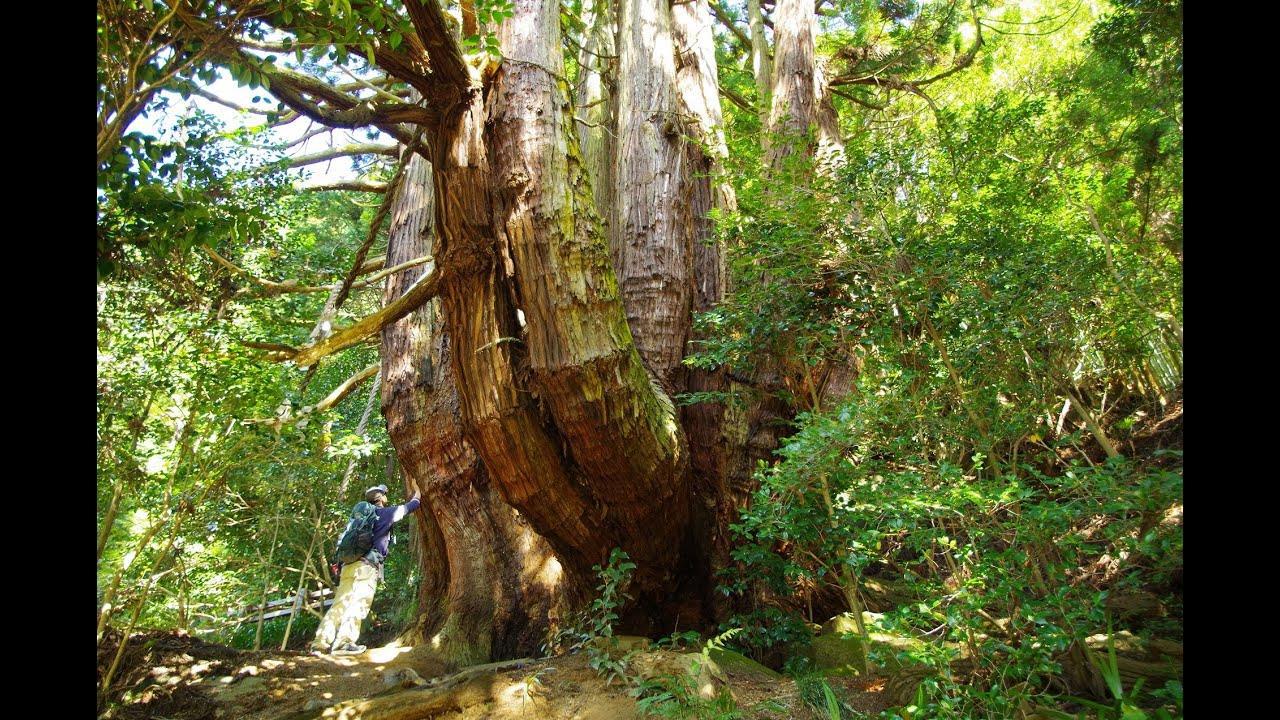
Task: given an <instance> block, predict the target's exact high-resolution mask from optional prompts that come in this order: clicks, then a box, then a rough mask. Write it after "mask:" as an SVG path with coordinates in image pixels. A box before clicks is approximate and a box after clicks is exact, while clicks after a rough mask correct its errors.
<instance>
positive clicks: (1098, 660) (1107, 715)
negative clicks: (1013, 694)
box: [1051, 621, 1182, 720]
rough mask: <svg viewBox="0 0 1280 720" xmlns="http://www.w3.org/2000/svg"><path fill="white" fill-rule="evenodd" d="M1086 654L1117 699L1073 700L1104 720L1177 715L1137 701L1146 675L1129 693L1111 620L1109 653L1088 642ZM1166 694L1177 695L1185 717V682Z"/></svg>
mask: <svg viewBox="0 0 1280 720" xmlns="http://www.w3.org/2000/svg"><path fill="white" fill-rule="evenodd" d="M1084 651H1085V655H1086V656H1087V657H1088V658H1089V662H1090V664H1092V665H1093V667H1094V668H1096V669H1097V671H1098V672H1099V673H1100V674H1101V675H1102V680H1103V682H1105V683H1106V685H1107V690H1108V691H1109V692H1110V693H1111V697H1112V698H1113V702H1112V703H1111V704H1110V705H1105V704H1103V703H1097V702H1093V701H1092V700H1086V699H1084V698H1078V697H1073V698H1071V700H1072V701H1073V702H1076V703H1079V704H1081V705H1084V706H1085V707H1088V708H1091V709H1093V710H1096V711H1097V713H1098V717H1099V718H1100V720H1148V718H1151V719H1153V720H1173V718H1174V716H1173V714H1171V713H1170V712H1169V711H1168V710H1166V709H1164V708H1156V709H1154V710H1151V711H1150V712H1148V711H1146V710H1143V709H1142V708H1140V707H1138V706H1137V705H1136V704H1134V701H1135V700H1136V698H1137V697H1138V692H1139V691H1140V690H1141V689H1142V683H1143V681H1144V680H1145V679H1146V678H1139V679H1138V681H1137V682H1135V683H1134V684H1133V687H1132V688H1129V690H1128V691H1127V692H1126V691H1125V689H1124V684H1123V682H1121V679H1120V663H1119V661H1118V660H1117V659H1116V642H1115V635H1114V634H1113V633H1112V631H1111V623H1110V621H1108V622H1107V653H1106V655H1105V656H1100V655H1099V654H1098V653H1096V652H1094V651H1093V650H1092V649H1090V648H1089V647H1088V646H1087V645H1086V646H1084ZM1162 692H1163V693H1166V694H1170V695H1173V697H1174V700H1175V703H1176V706H1177V709H1178V714H1179V716H1181V711H1182V685H1181V683H1176V684H1175V687H1173V688H1170V687H1169V686H1168V685H1166V686H1165V689H1164V691H1162ZM1051 715H1052V716H1053V717H1055V718H1058V719H1059V720H1074V718H1076V717H1078V716H1075V715H1068V714H1066V713H1062V712H1056V711H1055V712H1051Z"/></svg>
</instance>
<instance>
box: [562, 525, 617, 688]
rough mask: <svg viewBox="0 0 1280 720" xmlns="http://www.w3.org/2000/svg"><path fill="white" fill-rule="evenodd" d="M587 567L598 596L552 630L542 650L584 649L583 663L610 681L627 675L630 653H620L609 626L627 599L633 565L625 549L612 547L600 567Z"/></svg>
mask: <svg viewBox="0 0 1280 720" xmlns="http://www.w3.org/2000/svg"><path fill="white" fill-rule="evenodd" d="M591 569H592V570H594V571H595V573H596V576H597V577H598V578H599V580H600V584H599V585H597V586H596V592H597V593H598V595H597V596H596V598H595V599H594V600H592V601H591V604H590V605H588V606H587V607H586V608H585V609H583V610H582V612H580V613H579V614H578V615H577V616H576V617H575V618H574V619H573V621H572V622H570V623H569V624H568V625H566V626H565V627H563V628H558V629H556V630H555V631H554V632H553V634H552V636H551V638H549V639H548V641H547V642H546V643H545V644H544V645H543V650H544V651H546V652H550V653H560V652H570V653H573V652H578V651H580V650H582V649H584V648H585V649H586V652H587V664H588V665H589V666H590V667H591V669H593V670H595V671H596V672H597V673H598V674H599V675H600V676H601V677H604V678H606V679H607V681H608V682H609V683H612V682H613V681H614V680H623V679H625V678H626V677H627V658H628V657H629V655H630V653H625V654H624V653H621V652H620V650H619V648H618V641H617V638H615V637H614V636H613V626H614V623H616V622H617V621H618V610H619V609H620V608H621V607H622V606H623V605H624V604H625V603H626V602H627V601H628V600H630V599H631V596H630V595H628V594H627V592H626V591H627V587H628V586H629V585H630V584H631V575H632V573H634V572H635V569H636V564H635V563H634V562H632V561H631V557H630V556H629V555H627V553H626V551H624V550H622V549H621V548H614V549H613V550H611V551H610V552H609V558H608V559H607V560H606V561H605V564H604V565H603V566H601V565H593V566H592V568H591Z"/></svg>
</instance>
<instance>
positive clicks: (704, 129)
mask: <svg viewBox="0 0 1280 720" xmlns="http://www.w3.org/2000/svg"><path fill="white" fill-rule="evenodd" d="M710 10H711V9H710V7H709V6H708V2H707V0H694V1H693V2H688V3H682V4H678V5H673V6H672V7H671V20H672V34H673V38H674V42H675V49H676V91H677V95H678V98H679V101H680V112H681V113H682V114H684V115H685V116H687V117H689V118H690V119H691V121H690V122H689V124H688V126H687V128H686V131H687V132H688V134H689V136H690V137H691V138H692V140H693V142H688V143H685V152H686V154H687V157H686V162H687V163H688V166H689V167H690V169H691V170H692V176H691V183H690V192H689V195H688V203H689V224H688V233H689V242H690V245H691V247H692V249H693V275H694V277H693V281H694V287H693V307H692V310H693V312H695V313H702V312H707V311H708V310H710V309H712V308H713V307H714V306H715V305H716V303H718V302H720V301H721V300H722V299H723V298H724V293H725V291H726V289H727V287H726V286H727V281H728V278H727V274H726V268H725V258H724V248H722V247H721V246H720V245H719V243H717V242H716V239H715V235H714V230H715V228H714V222H713V219H712V216H711V214H712V210H719V211H722V212H729V211H733V210H736V209H737V198H736V197H735V195H734V191H733V186H732V185H730V184H729V183H728V182H725V181H724V180H723V179H721V178H717V177H716V174H717V173H718V172H719V171H720V170H721V168H722V163H723V161H724V159H725V158H727V157H728V148H727V147H726V145H725V138H724V130H723V125H724V119H723V115H722V113H721V109H720V95H719V89H718V82H717V80H718V72H717V67H716V56H715V44H714V38H713V36H712V15H711V12H710ZM692 338H693V339H694V340H697V334H696V331H695V333H694V334H693V335H692ZM729 383H730V381H729V380H728V378H726V377H725V373H724V371H723V369H719V370H714V371H706V370H702V369H691V370H689V371H688V373H687V388H688V390H689V391H691V392H724V391H726V390H729V389H731V388H730V386H729ZM681 418H682V420H683V423H684V427H685V430H686V432H687V433H688V437H689V458H690V469H691V478H690V482H691V492H692V494H693V496H694V498H695V500H694V502H693V503H692V504H691V512H692V514H693V519H692V522H691V545H692V547H693V548H694V553H693V555H694V557H693V558H692V564H693V566H694V568H695V570H696V575H697V576H700V579H701V580H702V583H703V585H702V587H701V588H700V590H701V593H700V595H701V601H702V603H703V605H704V612H705V615H706V616H708V617H715V618H722V617H725V616H727V614H728V609H729V608H728V604H727V603H728V601H727V599H726V598H725V596H724V595H723V594H722V593H717V592H715V585H716V583H715V582H714V580H713V577H714V571H715V568H723V567H729V566H730V565H731V562H730V558H729V549H730V534H729V524H730V523H732V522H734V521H736V520H737V517H738V508H739V507H740V506H741V504H742V503H744V502H745V501H746V497H745V495H741V496H740V494H738V493H735V492H733V491H732V488H731V487H730V486H729V480H730V476H729V468H730V466H729V459H730V457H732V456H733V454H735V453H740V452H741V451H742V446H743V443H744V441H745V434H744V430H745V424H744V418H742V417H741V412H740V411H739V409H738V408H737V406H736V405H734V404H731V403H725V402H702V403H695V404H692V405H687V406H685V407H684V408H682V410H681Z"/></svg>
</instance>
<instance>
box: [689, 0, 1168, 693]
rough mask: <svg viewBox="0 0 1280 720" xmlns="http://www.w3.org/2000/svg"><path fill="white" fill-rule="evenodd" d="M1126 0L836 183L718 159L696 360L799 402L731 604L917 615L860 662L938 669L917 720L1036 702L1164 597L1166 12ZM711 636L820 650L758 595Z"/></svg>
mask: <svg viewBox="0 0 1280 720" xmlns="http://www.w3.org/2000/svg"><path fill="white" fill-rule="evenodd" d="M1121 5H1122V6H1121V8H1119V9H1118V10H1117V12H1116V13H1114V14H1113V15H1110V16H1107V18H1105V19H1104V20H1102V21H1101V22H1099V23H1097V24H1096V25H1095V26H1094V29H1093V31H1092V32H1089V31H1088V27H1087V25H1084V26H1080V25H1076V26H1072V27H1070V28H1068V30H1066V31H1064V33H1069V35H1068V36H1069V37H1074V38H1079V39H1080V41H1081V42H1082V45H1081V46H1080V48H1079V49H1078V50H1077V49H1065V50H1055V51H1054V52H1046V53H1042V54H1041V55H1038V56H1037V55H1034V54H1032V55H1026V54H1022V53H1025V52H1026V50H1025V48H1027V47H1029V46H1039V47H1046V46H1047V44H1048V43H1049V42H1050V40H1049V39H1047V38H1046V39H1041V38H1038V37H1037V38H1033V39H1029V40H1026V41H1023V40H1014V39H1012V38H1013V37H1014V36H1012V35H1007V36H1006V35H1002V36H1001V37H1000V38H998V39H997V40H996V41H995V42H994V43H993V44H994V46H995V47H994V48H993V50H992V57H994V58H995V59H996V61H997V63H998V65H999V66H1000V70H1001V73H1002V74H1004V75H1005V76H1006V77H1008V76H1015V77H1014V78H1012V79H1011V80H1008V81H1006V80H1002V79H1000V78H997V77H994V73H993V74H992V76H990V77H984V76H982V75H981V74H980V73H975V77H974V78H965V77H961V76H956V77H955V78H954V79H949V80H948V82H947V83H945V84H941V85H940V86H939V87H945V88H947V91H951V92H954V93H955V97H957V98H959V100H958V101H956V102H953V103H950V104H947V105H945V106H943V105H939V104H937V103H935V104H933V105H932V106H929V107H928V110H929V111H930V112H929V114H922V115H919V116H917V117H916V118H914V119H912V120H910V121H906V122H899V123H898V124H897V125H896V126H894V127H891V128H887V129H885V128H880V129H877V130H876V131H875V132H870V133H859V134H854V135H853V136H852V137H850V138H849V139H848V140H847V145H846V147H845V151H844V161H843V164H841V165H840V166H839V167H838V169H836V170H835V171H831V170H825V171H824V170H823V169H822V168H818V167H814V166H813V164H812V163H807V162H806V161H805V160H804V159H803V157H802V156H800V157H797V158H795V159H793V160H792V161H791V162H790V163H789V164H788V165H787V166H785V167H782V168H780V169H774V170H773V171H772V172H771V173H770V174H769V175H768V176H767V177H762V176H761V173H760V171H759V169H758V168H759V165H758V159H757V158H754V157H752V156H751V155H750V154H749V153H746V152H742V153H737V152H735V153H733V156H734V159H731V161H730V163H729V165H730V168H729V170H730V175H731V177H732V178H733V181H734V185H735V189H736V190H737V192H738V200H739V209H738V211H737V212H736V213H728V214H726V215H725V216H724V217H723V218H721V222H719V223H718V228H719V232H720V233H721V240H722V241H723V242H724V243H725V244H726V246H728V247H733V248H735V254H734V256H733V258H732V260H731V262H732V270H733V273H734V275H735V281H734V283H733V285H734V287H735V290H734V292H733V295H732V296H731V297H730V298H728V299H727V300H726V302H725V303H723V304H721V305H720V306H719V307H717V308H715V309H714V310H713V311H711V312H709V313H707V314H705V315H703V316H702V317H701V318H700V327H701V330H702V331H703V333H704V336H705V337H706V340H705V341H704V343H703V344H702V346H701V347H700V352H699V353H698V354H697V355H696V356H694V357H692V358H690V359H689V360H688V361H687V362H688V363H689V364H691V365H694V366H698V367H704V368H717V367H721V366H724V365H728V366H731V367H733V368H734V369H735V370H736V371H737V372H739V373H742V374H747V373H746V369H750V368H754V369H756V370H757V372H764V373H765V375H766V377H767V375H768V374H769V373H773V374H775V375H776V376H777V381H776V382H775V383H774V384H773V385H772V386H766V387H765V388H764V390H765V391H768V392H772V393H774V394H777V395H778V396H780V397H781V398H782V399H783V400H784V401H786V403H787V404H788V405H789V406H790V407H792V408H794V409H795V410H797V413H796V415H795V416H794V421H793V423H792V424H791V427H790V428H788V430H787V431H786V432H789V433H791V434H790V435H789V436H788V437H787V438H786V439H785V440H784V441H783V444H782V446H781V447H780V448H779V450H778V451H777V462H776V463H775V464H772V465H768V466H762V467H760V468H759V469H758V471H757V472H756V475H755V479H756V481H757V482H758V490H757V492H756V494H755V496H754V497H753V500H752V503H751V505H750V507H749V508H748V509H747V510H745V511H744V512H743V513H742V515H741V517H740V521H739V522H738V523H737V524H736V525H734V526H733V530H734V532H735V533H736V534H737V537H738V538H739V543H738V545H737V547H735V549H734V550H733V558H734V560H735V563H736V566H735V567H734V568H731V569H726V571H725V572H724V576H725V581H724V585H723V589H724V591H725V592H727V593H742V594H744V595H745V594H746V593H748V592H758V591H763V592H765V593H767V594H768V595H772V596H775V597H793V598H794V597H797V596H798V594H799V593H800V592H802V590H801V588H812V587H815V586H816V587H820V588H822V587H825V588H827V589H828V590H830V589H838V590H840V591H843V592H847V591H848V590H850V589H851V588H852V589H856V590H859V591H860V592H862V594H863V595H864V596H865V594H866V592H865V587H864V583H868V582H870V583H873V584H876V585H877V587H880V586H884V585H891V586H893V587H894V588H896V589H897V591H898V595H900V596H905V597H909V598H913V600H912V601H910V602H906V603H902V604H899V605H898V606H897V607H896V608H894V609H892V610H890V611H888V612H886V613H885V614H884V616H883V617H882V618H880V619H879V624H880V625H881V626H882V629H883V630H885V631H888V632H892V633H896V634H899V635H902V636H906V637H913V638H923V639H928V640H931V641H932V642H925V643H921V644H919V645H915V646H912V647H913V649H911V650H902V651H897V653H896V655H897V656H896V657H893V658H889V657H886V656H885V652H886V651H885V650H883V649H874V646H873V651H872V653H871V657H870V660H871V662H872V663H873V664H875V665H879V666H881V667H883V666H885V665H886V664H889V663H891V664H894V665H902V664H918V665H923V666H925V667H928V668H931V669H932V670H931V672H932V674H930V675H928V676H927V677H926V678H925V679H924V681H923V682H922V683H921V684H920V700H919V702H918V703H916V705H917V707H916V708H914V709H912V710H911V713H912V717H1011V716H1014V715H1016V714H1017V713H1018V712H1020V711H1019V709H1018V708H1019V706H1020V705H1019V704H1020V703H1021V702H1023V701H1033V700H1035V701H1037V702H1041V703H1052V701H1053V700H1052V698H1053V692H1054V691H1055V687H1056V683H1057V680H1056V678H1057V677H1058V676H1059V675H1060V674H1061V672H1062V668H1061V662H1062V656H1063V653H1064V652H1065V651H1066V650H1067V648H1068V647H1069V646H1070V645H1071V644H1072V643H1073V642H1076V641H1079V640H1080V639H1081V638H1083V637H1085V636H1087V635H1091V634H1094V633H1096V632H1098V631H1099V628H1100V626H1101V624H1102V623H1103V619H1104V607H1105V603H1106V598H1107V596H1108V594H1109V593H1115V592H1119V591H1123V590H1125V589H1136V588H1144V589H1149V590H1151V589H1154V590H1155V591H1156V592H1158V593H1159V594H1161V596H1162V597H1164V598H1165V599H1166V600H1167V601H1168V602H1169V603H1170V605H1171V607H1173V606H1175V605H1176V604H1177V603H1178V597H1177V596H1178V595H1179V594H1180V583H1181V580H1180V577H1181V568H1182V531H1181V525H1180V523H1177V522H1164V521H1162V519H1163V518H1165V517H1166V516H1168V515H1169V514H1170V513H1175V514H1176V512H1180V507H1181V503H1182V470H1181V454H1180V452H1178V451H1177V450H1176V449H1169V450H1167V451H1162V452H1152V451H1153V449H1155V448H1152V447H1150V446H1146V447H1139V446H1138V444H1137V442H1136V440H1137V438H1138V435H1137V428H1140V427H1143V426H1149V425H1150V424H1151V423H1150V420H1151V418H1154V417H1158V416H1159V415H1160V414H1161V413H1162V412H1163V409H1164V407H1165V406H1166V404H1167V402H1168V400H1169V398H1170V396H1176V395H1177V394H1178V393H1179V386H1180V382H1181V342H1182V340H1181V316H1182V300H1181V283H1182V281H1181V267H1182V265H1181V263H1182V258H1181V252H1182V249H1181V243H1182V240H1181V152H1182V150H1181V81H1180V63H1181V34H1180V22H1181V20H1180V18H1181V9H1180V4H1178V5H1176V6H1175V5H1173V4H1170V3H1132V4H1129V3H1123V4H1121ZM1013 19H1014V18H1012V17H1011V16H1006V20H1009V21H1012V20H1013ZM1175 19H1176V22H1175V21H1174V20H1175ZM1148 20H1149V21H1150V22H1148ZM1018 22H1019V23H1021V22H1022V21H1021V20H1018ZM1138 28H1141V30H1138ZM832 42H833V43H834V42H835V40H834V38H833V39H832ZM850 42H852V40H851V41H850ZM1173 68H1176V69H1177V70H1176V73H1175V72H1174V70H1173ZM1175 74H1176V75H1178V77H1177V78H1175V77H1174V75H1175ZM931 92H933V89H931ZM938 92H939V93H942V92H944V91H942V90H938ZM923 107H924V106H922V108H923ZM873 116H874V115H873V113H866V114H865V115H864V117H873ZM779 140H780V139H778V138H774V139H773V141H775V142H777V141H779ZM781 140H785V139H781ZM730 142H731V143H732V142H733V139H732V137H731V140H730ZM809 142H812V140H811V139H806V138H802V139H801V145H802V146H803V144H804V143H809ZM735 161H736V162H735ZM841 366H851V367H853V368H854V369H855V370H856V380H855V381H854V382H853V384H852V387H851V389H850V392H849V393H848V394H847V395H845V396H844V397H842V398H838V396H835V395H830V394H828V393H826V392H825V387H824V383H825V382H826V380H824V378H826V377H829V374H830V373H831V372H832V371H833V370H834V369H838V368H840V367H841ZM1068 398H1072V401H1071V403H1070V404H1069V405H1067V404H1065V403H1066V401H1067V399H1068ZM691 400H697V401H716V400H720V398H712V397H709V396H708V397H698V398H691ZM1084 413H1088V414H1089V415H1090V416H1091V417H1095V418H1098V426H1097V427H1096V428H1091V427H1088V426H1087V424H1086V422H1085V421H1084ZM784 434H785V433H784ZM1100 436H1105V439H1107V440H1108V441H1109V442H1110V443H1111V444H1112V445H1114V446H1116V447H1118V448H1119V449H1120V452H1121V453H1123V452H1126V451H1127V452H1129V454H1132V455H1134V458H1133V459H1128V458H1126V457H1124V455H1123V454H1119V455H1118V456H1116V457H1111V458H1108V459H1106V460H1099V457H1100V456H1101V455H1102V453H1100V452H1099V444H1100V443H1101V441H1102V437H1100ZM1173 442H1175V443H1177V442H1180V441H1179V440H1177V439H1174V440H1173ZM1175 448H1176V445H1175ZM898 595H896V596H895V597H897V596H898ZM993 619H999V621H1000V622H999V623H998V624H993V623H994V620H993ZM1177 623H1178V621H1177V620H1174V619H1170V620H1169V621H1167V622H1166V621H1162V620H1159V619H1151V620H1150V621H1148V622H1147V625H1146V626H1145V629H1146V630H1148V631H1151V630H1153V629H1156V628H1160V629H1161V630H1167V629H1169V628H1170V627H1173V626H1176V625H1177ZM728 624H731V625H740V626H743V627H746V628H747V630H746V632H744V633H743V634H742V635H741V636H740V637H739V638H738V642H739V643H740V644H741V645H742V646H743V647H745V648H746V649H747V650H749V651H753V652H757V653H759V652H762V651H764V650H766V649H768V648H771V647H777V646H785V645H786V644H787V643H790V642H793V641H803V640H805V639H806V638H807V637H808V635H809V631H808V629H807V628H806V627H805V626H804V623H803V622H802V619H801V618H799V617H798V616H797V615H796V614H794V613H788V612H786V611H784V610H781V609H778V608H774V607H768V606H763V607H762V606H760V605H759V604H757V606H756V609H754V610H752V611H750V612H744V613H740V614H739V615H737V616H735V617H733V618H731V619H730V620H729V621H728ZM962 655H965V656H968V657H969V658H971V659H975V660H976V663H977V669H976V670H973V671H971V672H970V673H968V674H965V675H960V674H958V673H957V672H956V671H955V670H954V669H953V668H954V663H956V661H958V660H959V659H960V658H961V656H962ZM1126 697H1127V696H1126ZM813 701H814V703H815V704H816V705H820V706H825V700H823V699H822V698H821V697H819V691H818V690H814V692H813Z"/></svg>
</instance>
